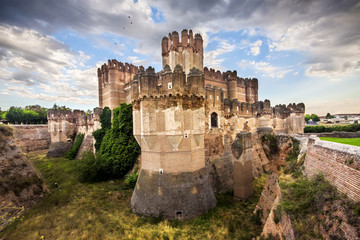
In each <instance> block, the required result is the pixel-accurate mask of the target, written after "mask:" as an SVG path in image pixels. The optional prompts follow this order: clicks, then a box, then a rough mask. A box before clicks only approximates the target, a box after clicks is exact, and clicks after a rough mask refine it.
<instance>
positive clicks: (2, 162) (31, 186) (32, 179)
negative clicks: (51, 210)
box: [0, 126, 49, 231]
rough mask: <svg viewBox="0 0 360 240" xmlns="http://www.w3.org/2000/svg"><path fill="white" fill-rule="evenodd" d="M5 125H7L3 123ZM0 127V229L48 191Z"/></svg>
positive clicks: (11, 139) (12, 139) (10, 137)
mask: <svg viewBox="0 0 360 240" xmlns="http://www.w3.org/2000/svg"><path fill="white" fill-rule="evenodd" d="M5 127H6V128H8V127H7V126H5ZM5 131H6V130H4V126H0V219H1V221H0V231H1V230H2V228H4V227H5V226H6V225H7V224H8V223H10V222H11V221H10V219H11V218H12V217H14V216H18V215H19V214H22V213H23V210H22V207H24V209H25V210H26V209H28V208H29V207H31V206H33V205H34V204H35V203H36V202H37V201H38V200H39V199H41V198H42V197H44V196H45V194H46V193H48V192H49V190H48V188H47V187H46V185H45V183H44V182H43V179H42V178H41V176H40V174H39V173H38V172H37V171H36V169H35V168H34V167H33V166H32V164H31V163H30V162H29V160H28V159H27V158H26V156H25V155H24V154H23V152H22V151H21V149H20V148H19V147H18V145H17V144H16V142H15V141H14V138H13V137H12V136H11V135H8V134H7V133H6V132H5Z"/></svg>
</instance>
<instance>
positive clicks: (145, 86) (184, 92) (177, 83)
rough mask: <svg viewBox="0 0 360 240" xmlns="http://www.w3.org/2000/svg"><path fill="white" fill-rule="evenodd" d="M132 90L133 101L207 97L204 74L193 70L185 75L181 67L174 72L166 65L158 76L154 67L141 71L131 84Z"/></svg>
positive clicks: (177, 67)
mask: <svg viewBox="0 0 360 240" xmlns="http://www.w3.org/2000/svg"><path fill="white" fill-rule="evenodd" d="M131 89H132V96H133V98H132V101H137V100H141V99H145V98H160V97H182V96H197V97H202V98H204V97H205V89H204V75H203V72H202V71H200V70H198V69H195V68H193V69H191V70H190V72H189V74H187V75H185V72H184V71H183V69H182V67H181V66H180V65H177V66H176V67H175V69H174V71H171V69H170V67H169V66H168V65H165V67H164V69H163V71H162V72H160V73H158V74H157V73H155V70H154V68H152V67H149V68H147V69H146V70H145V71H140V72H139V73H138V74H137V75H136V76H135V77H134V80H133V81H132V82H131Z"/></svg>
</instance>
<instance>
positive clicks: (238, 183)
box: [232, 132, 254, 199]
mask: <svg viewBox="0 0 360 240" xmlns="http://www.w3.org/2000/svg"><path fill="white" fill-rule="evenodd" d="M234 143H235V144H234ZM234 143H233V144H232V152H233V155H234V157H235V158H234V161H233V162H234V170H233V178H234V197H235V198H238V199H247V198H249V197H250V196H252V194H253V191H254V190H253V175H252V174H253V172H252V156H253V155H252V142H251V133H250V132H241V133H238V134H237V135H236V139H235V141H234ZM234 152H235V153H234Z"/></svg>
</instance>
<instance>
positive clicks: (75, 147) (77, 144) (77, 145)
mask: <svg viewBox="0 0 360 240" xmlns="http://www.w3.org/2000/svg"><path fill="white" fill-rule="evenodd" d="M83 140H84V134H82V133H79V134H78V136H77V137H76V140H75V142H74V145H73V146H72V147H71V148H70V150H69V151H67V152H66V154H65V157H66V158H67V159H69V160H73V159H75V157H76V154H77V153H78V151H79V149H80V147H81V144H82V142H83Z"/></svg>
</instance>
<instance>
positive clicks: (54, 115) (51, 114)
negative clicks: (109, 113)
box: [47, 108, 102, 126]
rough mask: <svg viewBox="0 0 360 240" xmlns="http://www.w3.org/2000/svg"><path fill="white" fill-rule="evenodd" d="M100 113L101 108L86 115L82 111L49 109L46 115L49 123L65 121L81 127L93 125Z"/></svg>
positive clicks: (98, 118) (98, 119)
mask: <svg viewBox="0 0 360 240" xmlns="http://www.w3.org/2000/svg"><path fill="white" fill-rule="evenodd" d="M101 113H102V109H101V108H94V113H92V114H88V115H86V114H85V112H84V111H82V110H77V109H75V110H73V111H70V110H67V111H63V110H56V109H50V110H48V113H47V119H48V121H51V122H62V121H66V122H69V123H74V124H76V125H77V126H83V125H88V124H94V121H100V114H101Z"/></svg>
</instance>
